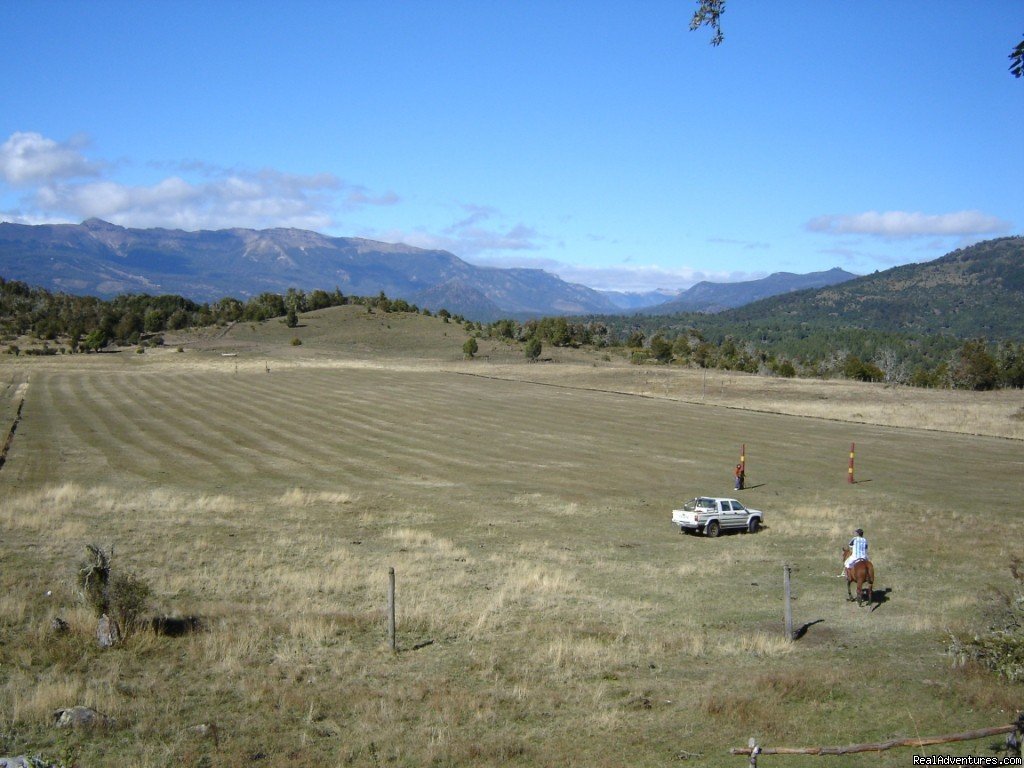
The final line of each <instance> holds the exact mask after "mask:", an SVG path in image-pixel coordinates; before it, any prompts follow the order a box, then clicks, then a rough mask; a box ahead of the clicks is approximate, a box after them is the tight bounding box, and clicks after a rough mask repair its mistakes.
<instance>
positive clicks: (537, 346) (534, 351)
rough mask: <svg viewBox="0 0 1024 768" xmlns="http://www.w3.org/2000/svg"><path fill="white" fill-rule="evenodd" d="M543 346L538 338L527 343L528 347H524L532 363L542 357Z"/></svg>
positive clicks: (527, 357)
mask: <svg viewBox="0 0 1024 768" xmlns="http://www.w3.org/2000/svg"><path fill="white" fill-rule="evenodd" d="M542 347H543V345H542V344H541V342H540V339H538V338H537V337H536V336H534V337H533V338H532V339H530V340H529V341H527V342H526V346H524V347H523V351H524V352H525V353H526V359H527V360H529V361H530V362H531V363H532V362H534V361H536V359H537V358H538V357H540V353H541V349H542Z"/></svg>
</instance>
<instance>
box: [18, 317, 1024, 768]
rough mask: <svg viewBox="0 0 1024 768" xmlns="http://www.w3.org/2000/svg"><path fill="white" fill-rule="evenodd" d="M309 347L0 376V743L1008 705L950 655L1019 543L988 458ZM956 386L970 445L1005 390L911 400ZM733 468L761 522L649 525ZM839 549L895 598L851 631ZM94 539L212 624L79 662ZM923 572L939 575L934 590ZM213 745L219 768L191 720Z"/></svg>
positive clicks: (493, 735)
mask: <svg viewBox="0 0 1024 768" xmlns="http://www.w3.org/2000/svg"><path fill="white" fill-rule="evenodd" d="M377 329H378V331H379V332H380V333H384V332H386V331H387V330H388V329H387V328H385V327H383V326H377ZM251 341H252V343H254V344H255V343H257V342H258V339H256V338H255V337H254V338H253V339H252V340H251ZM318 343H319V342H318ZM460 344H461V341H460ZM309 346H310V347H313V346H314V344H313V343H312V340H311V343H310V345H309ZM302 349H305V345H304V347H303V348H302ZM300 351H301V349H300ZM485 351H489V350H486V349H485ZM316 352H317V354H316V355H315V356H308V357H303V356H301V355H300V354H297V353H295V352H294V351H288V352H287V356H285V357H280V358H278V357H273V358H272V359H271V369H272V370H271V372H270V373H269V374H268V373H267V372H266V370H265V368H264V361H263V359H262V358H255V357H254V358H253V359H246V358H244V357H239V358H237V361H238V364H239V367H238V372H237V373H236V372H235V368H234V365H233V362H225V360H231V361H234V360H236V359H223V358H220V357H219V353H213V355H206V356H204V355H205V353H202V352H197V351H194V350H190V351H189V352H186V353H182V354H178V353H174V352H173V351H168V352H164V353H161V354H153V355H151V354H150V353H149V352H147V354H146V355H141V356H137V357H140V358H146V359H145V360H138V359H136V356H126V357H124V358H121V357H119V356H90V357H75V358H67V359H59V360H52V359H45V358H40V359H38V360H33V361H30V362H29V363H27V364H26V363H25V362H24V361H22V360H19V361H11V364H10V366H8V361H6V360H3V361H2V364H0V373H2V374H3V375H2V376H0V380H3V381H15V380H17V381H19V382H20V381H22V380H26V377H30V380H31V387H30V389H29V390H28V395H27V398H26V406H25V420H24V425H23V426H24V429H19V432H18V437H17V443H16V445H15V450H14V451H13V453H12V455H11V457H10V461H9V462H8V463H7V464H6V465H5V467H4V468H3V470H2V471H0V528H2V531H3V535H2V537H0V587H2V589H0V631H2V632H3V638H4V641H5V642H4V643H2V644H0V738H2V739H4V740H6V741H5V742H4V743H3V744H2V745H0V747H9V748H10V749H31V750H33V751H44V752H50V753H52V754H56V753H57V750H61V749H64V748H65V747H70V748H72V749H73V750H76V751H77V754H78V755H79V758H80V762H81V764H83V765H85V764H88V765H98V766H102V765H111V764H115V763H114V760H118V761H120V762H121V763H122V764H123V763H124V762H128V763H129V764H132V765H139V766H165V765H182V766H199V765H225V766H242V765H250V764H252V763H253V760H254V756H255V755H263V756H264V757H262V758H260V760H268V761H277V762H287V764H290V765H298V766H322V765H355V766H374V768H376V766H379V765H384V764H388V765H396V766H420V765H430V764H434V765H438V766H445V765H451V766H455V765H484V766H486V765H495V766H496V765H506V764H509V763H512V764H519V765H523V766H541V765H587V766H619V765H623V764H629V765H650V766H655V765H659V766H660V765H666V764H672V763H674V762H676V761H677V756H678V755H679V754H680V753H681V752H688V753H701V754H703V755H704V758H703V760H702V761H699V763H700V764H706V765H718V764H724V761H725V760H727V759H728V758H726V757H724V756H725V753H726V750H727V749H728V747H730V746H738V745H741V744H745V743H746V740H747V738H748V737H749V736H751V735H755V736H758V737H759V738H762V739H768V740H769V741H770V742H772V743H774V744H777V745H778V744H794V743H796V744H799V743H807V742H823V743H845V742H850V741H856V740H862V739H863V740H872V739H881V738H885V737H890V736H892V735H894V733H895V732H897V731H899V730H901V729H903V728H905V727H907V718H906V716H905V713H906V712H908V711H912V712H913V714H914V718H915V721H916V727H919V728H920V729H922V730H923V731H926V732H928V733H936V732H942V731H945V730H957V729H959V728H961V727H964V728H966V727H975V726H977V727H980V726H983V725H992V724H994V723H993V721H994V720H999V719H1002V718H1005V717H1006V713H1005V712H1000V710H1001V709H1006V708H1008V707H1010V706H1012V703H1013V702H1014V701H1018V700H1020V697H1021V695H1022V693H1024V689H1022V688H1021V686H1006V685H1004V684H1002V683H1000V682H999V681H998V680H994V679H991V678H986V677H984V676H979V675H976V674H975V673H974V672H973V671H971V670H955V669H953V668H952V666H951V662H950V659H949V658H948V657H946V656H945V655H944V642H945V641H946V632H947V631H948V630H953V631H959V630H964V629H970V628H973V627H977V626H978V622H979V621H980V620H981V618H982V614H983V611H982V608H983V607H984V603H985V601H986V599H987V595H988V594H990V592H989V590H990V588H991V587H993V586H998V585H999V584H1000V583H1001V580H1002V579H1004V578H1005V571H1006V563H1007V562H1008V559H1009V556H1010V555H1011V554H1013V553H1014V552H1015V550H1016V549H1017V547H1016V544H1015V543H1016V542H1019V541H1020V540H1021V537H1022V536H1024V521H1022V520H1021V519H1020V517H1019V515H1016V514H1015V513H1014V508H1013V507H1012V505H1008V504H1007V503H1006V500H1007V499H1011V498H1016V496H1018V495H1019V491H1020V490H1021V486H1020V482H1021V481H1020V472H1019V469H1020V465H1021V463H1022V453H1021V449H1020V446H1019V444H1018V443H1016V442H1014V441H1008V440H1002V439H998V440H996V439H991V438H984V437H968V436H963V435H956V434H952V433H934V434H933V433H929V432H926V431H923V430H920V429H892V428H889V427H884V426H873V425H869V424H857V423H854V421H857V420H855V419H853V415H854V414H855V413H860V412H861V409H862V408H863V406H862V405H861V404H860V402H850V403H847V404H846V405H845V406H843V407H849V408H850V409H851V410H850V412H849V414H848V417H849V418H850V419H851V421H846V422H843V421H834V420H823V419H811V418H799V419H798V418H787V417H784V416H777V415H771V414H766V413H756V412H752V411H745V410H738V409H736V408H716V407H707V406H708V404H709V403H716V404H717V403H720V404H723V405H730V406H734V405H737V404H738V403H742V402H743V400H742V398H748V399H749V404H750V407H753V406H755V405H757V404H758V403H761V402H763V407H762V406H757V407H759V408H760V409H761V410H768V409H769V408H775V409H791V410H794V412H795V410H796V409H799V408H803V407H810V406H813V405H815V402H814V401H815V397H816V396H815V395H814V394H813V392H815V391H817V392H818V393H819V394H824V395H825V396H827V397H828V398H829V400H828V403H829V404H831V403H832V402H833V400H835V401H836V402H839V401H843V400H845V399H856V398H854V397H853V395H848V394H846V390H845V388H838V387H833V386H832V385H831V384H829V383H826V384H824V385H822V387H821V388H819V389H818V390H812V389H811V388H809V385H808V384H807V383H804V382H778V381H775V380H770V381H769V380H761V381H753V380H752V381H748V380H747V378H746V377H734V378H733V379H727V380H725V381H724V382H720V383H719V385H718V386H717V388H715V387H713V386H711V384H710V383H709V387H708V390H707V391H706V392H705V393H704V394H705V400H704V405H703V406H702V405H700V390H699V389H695V387H699V386H702V385H703V382H702V380H701V379H700V378H697V376H699V372H688V371H677V370H675V369H671V370H657V371H652V372H648V371H647V370H646V369H636V368H631V367H628V366H624V365H621V364H619V363H617V362H604V361H600V360H590V361H584V360H582V359H576V358H574V357H572V356H571V355H576V354H577V353H568V352H567V353H566V355H567V357H566V358H565V359H564V360H560V361H559V362H557V363H552V364H545V365H534V366H530V365H526V364H525V363H524V364H515V365H512V364H507V365H506V364H501V365H499V364H498V362H491V363H488V362H487V361H474V362H472V363H467V362H463V361H461V360H459V359H457V358H453V359H436V358H435V359H430V358H423V357H416V358H413V357H406V358H402V357H398V358H396V359H385V358H376V357H375V358H369V359H365V360H361V359H359V358H358V357H355V356H354V355H355V352H353V353H351V355H344V354H342V355H337V356H331V355H329V354H328V351H327V349H326V348H325V347H321V348H319V349H317V350H316ZM214 355H216V356H214ZM495 357H497V352H495ZM478 363H482V364H478ZM594 363H596V365H595V364H594ZM481 373H484V374H486V375H487V376H493V377H494V378H485V377H481V376H480V375H479V374H481ZM465 374H472V375H465ZM648 376H650V377H651V378H650V379H648V378H647V377H648ZM531 380H532V383H531ZM712 381H713V380H712ZM789 386H792V387H793V389H792V390H787V389H785V388H786V387H789ZM844 386H845V385H844ZM851 387H852V390H857V391H860V392H862V393H863V394H862V395H858V397H860V398H861V399H862V400H864V401H868V400H872V399H874V398H876V396H877V397H886V396H888V395H887V394H886V391H885V390H875V389H874V388H861V389H859V390H858V388H857V387H855V386H852V385H851ZM742 388H749V392H746V391H745V393H744V394H742V398H741V396H740V395H741V393H740V390H741V389H742ZM712 389H716V391H714V392H712ZM879 392H881V394H879ZM619 393H621V394H619ZM637 393H642V394H644V395H645V396H644V397H636V396H635V395H636V394H637ZM790 393H792V394H790ZM734 394H735V397H734V396H733V395H734ZM960 394H963V395H964V397H963V398H961V399H960V400H959V402H961V403H962V404H964V405H963V407H964V408H965V409H966V411H965V413H967V414H968V415H967V416H966V417H965V418H967V419H968V420H969V419H970V418H973V417H972V416H971V415H970V414H972V413H974V412H975V411H974V409H975V408H977V407H979V406H978V405H977V404H978V403H982V404H986V403H987V404H991V405H992V406H993V407H995V406H996V405H998V407H1000V408H1002V407H1010V406H1012V405H1013V403H1012V397H1015V396H1017V395H1015V394H1013V393H1010V394H1009V395H1007V398H1008V399H1007V400H1006V401H1005V402H1004V401H1003V400H1000V399H999V398H995V397H993V398H991V399H990V400H986V399H985V398H984V397H981V398H975V397H973V396H972V395H968V394H967V393H924V396H925V397H934V398H935V399H933V400H932V401H930V402H932V404H933V405H932V407H933V409H934V410H935V411H937V412H938V411H941V410H942V407H941V403H943V402H945V401H944V400H942V399H941V398H954V397H955V396H956V395H960ZM687 399H691V400H694V403H688V402H684V401H685V400H687ZM790 400H792V402H790ZM950 402H952V400H950ZM901 407H902V406H901ZM986 407H988V405H986ZM1018 407H1019V406H1018ZM853 409H857V410H853ZM883 410H884V409H883ZM883 417H885V418H889V417H886V416H885V414H883V413H880V414H878V420H879V421H881V419H882V418H883ZM958 418H960V417H958ZM950 423H952V422H950ZM915 426H919V425H915ZM941 428H943V429H945V428H946V427H941ZM971 431H980V430H977V429H972V430H971ZM853 440H856V441H857V443H858V445H859V446H860V445H863V454H862V463H861V464H860V465H859V466H861V467H862V471H863V474H862V475H861V477H862V482H860V483H857V484H855V485H849V484H847V483H846V482H845V479H846V478H845V462H846V450H847V448H848V446H849V442H851V441H853ZM741 443H747V444H748V447H749V449H750V460H751V467H752V475H751V476H752V477H753V478H755V479H756V483H755V484H758V487H756V488H752V489H751V490H749V491H746V492H744V497H743V498H744V499H745V500H746V501H749V503H750V504H751V506H757V507H759V508H762V509H764V510H765V511H766V514H767V523H768V525H767V529H766V530H765V531H764V532H763V533H760V534H758V535H756V536H749V535H730V536H724V537H722V538H721V539H719V540H716V541H711V540H706V539H701V538H695V537H690V536H681V535H680V534H679V533H678V532H676V531H674V530H673V529H672V528H671V526H670V525H669V523H668V520H669V514H670V511H671V509H672V507H673V506H674V505H676V504H677V503H678V502H680V501H681V500H682V499H684V498H685V497H686V496H688V495H694V494H696V493H717V492H724V493H727V492H728V489H729V480H730V478H729V468H730V466H731V465H732V463H733V462H734V457H735V453H736V450H737V449H738V447H739V445H740V444H741ZM949 478H953V481H952V482H950V481H949ZM980 510H984V511H985V517H984V524H979V520H980V514H981V512H980ZM854 524H859V525H861V526H863V527H865V528H866V529H868V531H869V536H870V538H871V540H872V548H873V551H874V552H875V553H876V563H877V571H878V575H879V586H880V587H881V588H882V589H888V590H890V592H888V593H887V600H886V602H885V603H883V604H881V605H879V606H878V608H877V610H876V611H874V612H869V611H867V610H858V609H857V608H856V607H855V606H851V605H849V604H847V603H846V601H845V594H844V593H845V585H844V584H843V583H842V582H841V580H839V579H836V578H835V573H836V572H837V571H838V565H839V563H838V558H839V553H838V546H839V545H840V544H841V543H842V541H843V539H844V538H845V537H846V536H848V535H849V529H850V528H851V527H852V526H853V525H854ZM89 542H95V543H98V544H101V545H104V546H111V545H112V546H114V547H115V558H116V561H117V562H118V563H119V564H120V565H121V566H122V567H124V568H126V569H129V570H132V571H134V572H136V573H138V574H139V575H141V576H142V577H144V578H145V579H146V580H147V581H148V582H149V583H150V584H152V585H153V587H154V589H155V596H154V604H153V608H152V612H154V613H161V614H170V615H179V616H180V615H198V616H200V617H201V618H202V620H203V624H204V627H205V628H204V630H203V631H202V632H199V633H196V634H192V635H188V636H185V637H180V638H169V637H162V636H156V635H154V634H152V633H144V634H139V635H136V636H133V637H132V638H130V639H129V641H128V642H127V643H126V645H125V646H123V647H122V648H120V649H116V650H114V651H109V652H101V651H99V650H98V649H96V648H95V644H94V642H93V639H92V633H93V631H94V623H93V619H92V617H91V616H90V614H89V613H88V612H87V611H86V610H85V608H84V607H83V606H82V604H81V600H80V598H79V596H78V595H77V593H76V589H75V587H74V568H75V565H76V563H77V562H78V560H79V559H80V558H81V556H82V554H83V549H82V547H83V545H84V544H85V543H89ZM978 553H984V557H978ZM944 559H945V560H949V561H951V562H952V563H954V564H955V573H956V576H955V578H949V579H936V578H935V577H934V575H933V573H932V568H933V566H934V563H935V562H936V560H944ZM783 563H791V564H793V565H794V568H795V569H794V583H795V594H796V598H797V599H796V602H795V603H794V611H795V619H796V623H797V625H798V626H799V625H805V624H806V625H808V626H807V627H806V634H805V636H804V638H803V639H802V640H801V641H799V642H797V643H793V642H790V641H788V640H787V639H785V638H783V637H782V636H781V608H780V604H779V601H780V591H781V566H782V564H783ZM389 567H394V568H395V569H396V572H397V584H398V586H397V594H398V629H399V637H398V644H399V652H398V653H397V654H395V655H392V654H390V653H389V652H388V651H387V649H386V645H385V621H384V602H385V591H386V583H387V569H388V568H389ZM47 591H50V592H52V594H51V595H50V596H49V597H46V592H47ZM56 615H60V616H63V617H64V618H65V619H67V620H68V621H69V624H70V627H71V629H70V632H69V633H68V634H67V635H66V636H64V637H63V638H62V639H59V640H55V639H54V638H53V637H52V636H51V635H50V633H49V629H48V626H49V621H50V620H51V619H52V618H53V617H54V616H56ZM850 676H853V677H856V678H857V679H858V680H860V681H861V684H862V691H863V696H862V697H860V698H859V697H858V696H857V695H856V694H855V693H854V692H853V691H851V690H850V688H849V687H848V685H847V679H848V677H850ZM927 681H932V682H927ZM934 681H941V684H940V685H935V684H934ZM962 701H969V702H970V704H969V706H968V707H967V709H965V708H964V707H963V706H962V705H961V702H962ZM71 704H86V705H92V706H95V707H96V708H97V709H100V710H101V711H103V712H105V713H107V714H110V715H111V716H113V717H114V718H115V721H116V725H115V726H114V727H113V728H112V729H110V730H108V731H105V732H96V733H88V732H83V733H76V734H73V735H71V736H64V735H61V734H57V733H56V732H54V731H53V730H52V729H51V728H50V726H49V714H50V711H51V710H52V709H56V708H58V707H62V706H68V705H71ZM950 713H955V716H954V715H951V714H950ZM208 722H216V723H217V724H218V726H219V734H220V735H219V742H218V744H217V745H214V744H213V742H212V740H211V739H209V738H205V737H202V736H198V735H196V733H195V732H193V731H191V730H190V727H191V726H194V725H196V724H198V723H208ZM951 749H954V750H955V748H951ZM953 753H954V754H956V753H958V752H956V751H954V752H953ZM961 753H962V752H961ZM260 760H257V761H256V762H257V763H258V762H259V761H260ZM906 760H907V754H906V753H898V754H897V753H894V754H892V755H882V756H869V757H866V758H865V757H862V758H850V759H848V760H845V761H844V762H842V763H839V762H834V761H832V762H830V761H829V760H828V759H827V758H823V759H821V762H819V763H816V765H822V766H834V765H853V766H857V765H871V766H873V767H874V766H889V765H903V764H905V763H906Z"/></svg>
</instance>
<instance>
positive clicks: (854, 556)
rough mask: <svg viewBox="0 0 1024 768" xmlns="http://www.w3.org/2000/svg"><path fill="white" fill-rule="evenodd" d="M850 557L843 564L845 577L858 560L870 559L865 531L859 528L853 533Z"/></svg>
mask: <svg viewBox="0 0 1024 768" xmlns="http://www.w3.org/2000/svg"><path fill="white" fill-rule="evenodd" d="M849 547H850V556H849V557H848V558H846V562H845V563H843V573H844V575H845V573H846V569H847V568H849V567H850V566H851V565H853V564H854V563H855V562H857V561H858V560H867V559H868V540H867V539H865V538H864V529H862V528H858V529H857V530H855V531H854V532H853V538H852V539H850V544H849Z"/></svg>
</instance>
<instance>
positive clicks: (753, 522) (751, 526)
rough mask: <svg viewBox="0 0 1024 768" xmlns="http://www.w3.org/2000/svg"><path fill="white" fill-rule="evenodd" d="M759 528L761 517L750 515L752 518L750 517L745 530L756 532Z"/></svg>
mask: <svg viewBox="0 0 1024 768" xmlns="http://www.w3.org/2000/svg"><path fill="white" fill-rule="evenodd" d="M760 528H761V518H759V517H752V518H750V522H749V523H747V531H748V532H750V533H757V532H758V530H760Z"/></svg>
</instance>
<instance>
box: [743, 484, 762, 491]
mask: <svg viewBox="0 0 1024 768" xmlns="http://www.w3.org/2000/svg"><path fill="white" fill-rule="evenodd" d="M766 485H768V483H758V484H757V485H745V486H743V487H742V488H740V489H739V490H741V491H752V490H754V489H755V488H762V487H764V486H766Z"/></svg>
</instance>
